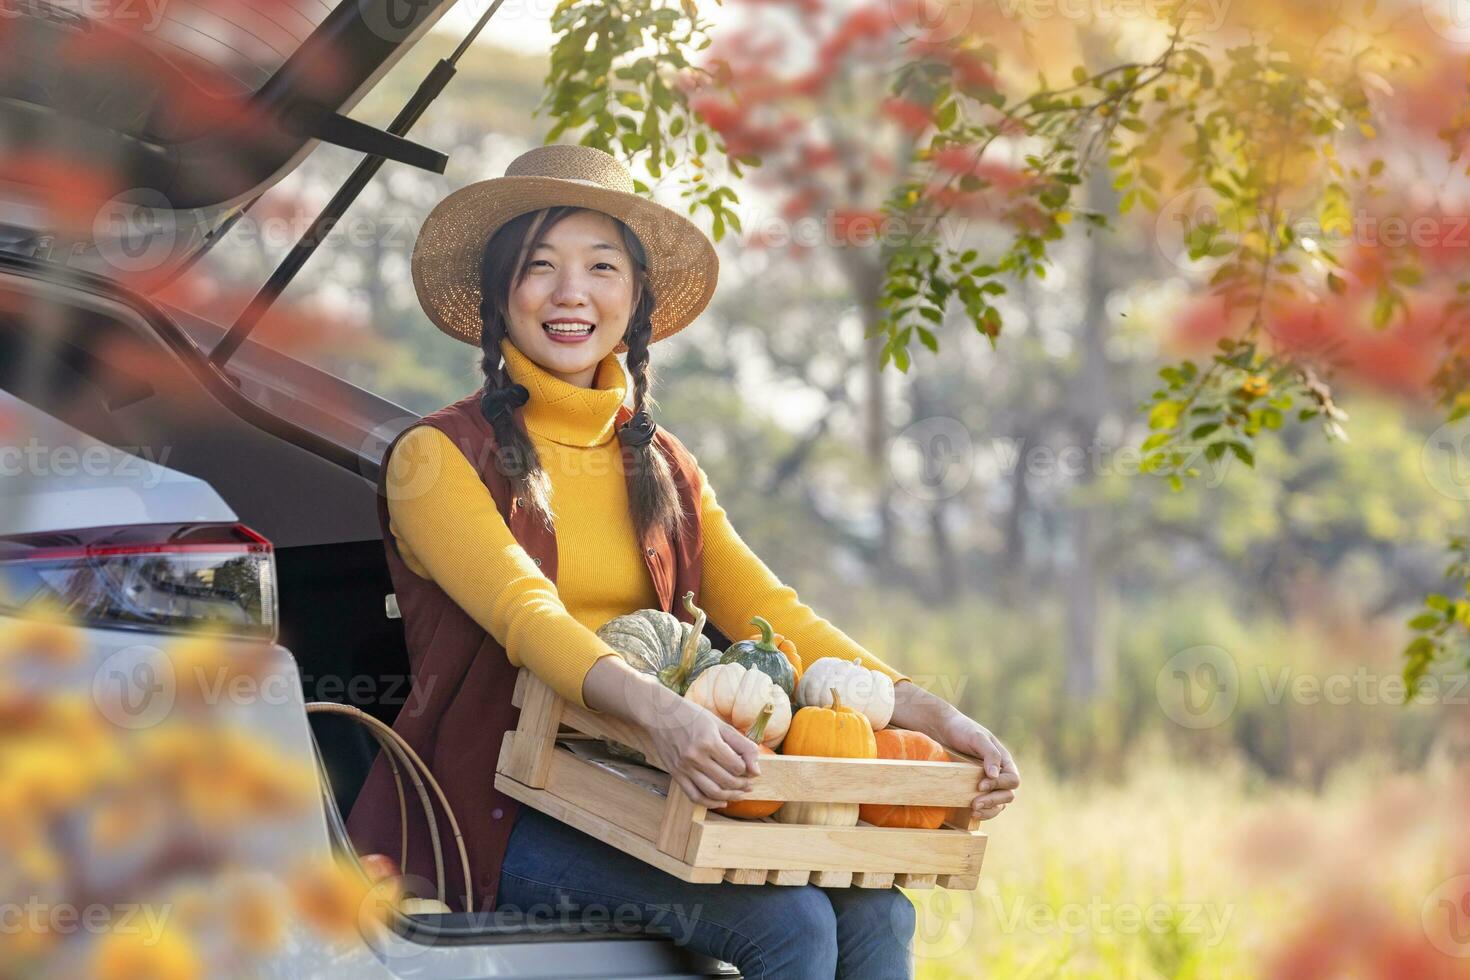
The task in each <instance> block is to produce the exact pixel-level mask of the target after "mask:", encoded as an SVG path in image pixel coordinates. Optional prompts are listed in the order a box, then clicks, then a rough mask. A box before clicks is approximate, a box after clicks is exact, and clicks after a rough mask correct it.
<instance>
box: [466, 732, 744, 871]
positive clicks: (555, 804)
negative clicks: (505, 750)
mask: <svg viewBox="0 0 1470 980" xmlns="http://www.w3.org/2000/svg"><path fill="white" fill-rule="evenodd" d="M509 734H511V733H507V735H509ZM550 772H551V778H550V780H549V783H550V784H553V785H555V786H556V787H557V792H552V791H551V790H550V789H535V788H533V787H530V786H526V785H525V784H524V783H520V782H517V781H516V780H514V779H512V778H510V777H509V776H507V775H505V774H504V773H497V774H496V776H495V788H496V789H498V790H500V791H501V792H502V793H504V794H505V795H506V796H509V797H511V798H513V799H516V800H519V801H520V802H522V803H525V804H526V805H528V806H533V807H535V808H536V809H538V810H541V811H543V812H544V813H548V814H550V815H551V816H553V817H555V818H556V819H558V820H560V821H561V822H562V823H565V824H570V825H571V826H573V827H576V828H577V829H578V830H580V831H582V832H583V833H585V834H589V835H591V836H593V837H596V838H597V839H599V840H602V841H606V842H607V843H609V844H611V845H612V846H614V847H616V848H617V849H618V850H620V851H624V852H626V853H628V854H631V855H633V856H634V857H636V858H638V859H639V860H641V861H645V862H647V863H648V864H651V865H653V866H654V867H656V868H659V869H660V870H663V871H667V872H668V873H669V874H671V875H674V876H675V877H677V878H682V879H683V880H685V881H692V882H697V883H701V884H714V883H715V882H719V881H723V880H724V877H725V872H724V870H723V869H721V868H696V867H693V866H691V865H690V864H689V863H688V862H687V861H679V860H677V859H675V858H672V857H670V856H669V855H667V854H665V853H663V852H662V851H660V850H659V849H658V847H657V845H655V844H654V843H653V841H652V839H651V838H650V837H644V836H643V835H642V832H643V831H647V832H648V833H649V834H656V833H657V826H658V825H657V823H656V822H655V823H654V824H653V825H652V826H649V825H648V823H647V822H646V820H645V822H643V823H641V824H640V823H639V818H638V817H637V816H633V815H632V814H630V813H629V812H628V811H623V812H620V813H619V819H620V820H624V819H625V817H626V818H628V819H627V821H626V822H627V823H630V824H632V825H635V826H637V827H638V830H636V831H635V830H631V829H626V828H625V827H621V826H618V825H617V824H615V823H613V822H612V821H611V820H608V819H607V818H606V817H604V816H602V815H601V813H603V812H607V808H608V807H609V805H610V804H609V802H608V800H609V798H608V797H607V796H605V795H602V794H604V793H605V792H606V791H609V790H613V784H614V783H618V784H621V785H622V787H625V788H626V789H627V790H629V791H631V792H632V793H636V794H637V795H639V796H644V797H647V798H648V799H650V800H652V801H653V802H654V803H655V804H659V805H660V806H659V809H660V811H661V810H662V806H661V804H662V803H663V801H662V800H660V799H659V798H658V797H656V796H654V795H653V794H652V793H649V792H647V791H646V790H643V789H640V788H639V787H637V786H634V785H633V784H632V783H629V782H628V781H626V780H624V779H620V778H618V777H617V776H615V775H613V774H612V773H606V772H602V771H601V770H599V769H598V768H597V767H596V766H593V765H589V764H588V763H586V762H583V761H582V760H581V759H578V758H577V757H576V756H574V755H572V754H571V753H570V752H568V751H566V750H565V749H557V750H556V751H555V752H554V753H553V754H552V761H551V766H550ZM594 774H595V776H594ZM603 776H605V777H606V778H607V780H608V782H604V783H602V784H594V783H593V779H595V778H597V777H603ZM614 792H615V791H614ZM560 793H569V794H570V796H571V798H567V797H564V796H562V795H559V794H560ZM617 798H618V799H622V798H624V797H623V796H622V795H620V796H618V797H617ZM573 800H580V801H581V805H579V804H578V803H577V802H573ZM588 804H590V805H591V806H593V807H595V809H588V808H587V806H588Z"/></svg>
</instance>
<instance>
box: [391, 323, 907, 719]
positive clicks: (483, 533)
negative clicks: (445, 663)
mask: <svg viewBox="0 0 1470 980" xmlns="http://www.w3.org/2000/svg"><path fill="white" fill-rule="evenodd" d="M501 350H502V351H503V352H504V354H505V360H506V370H507V372H508V373H509V375H510V377H511V379H512V380H513V381H515V382H516V383H518V384H522V385H525V386H526V389H527V390H528V391H529V392H530V400H529V401H528V402H526V405H525V408H524V415H525V421H526V430H527V432H529V433H530V436H531V441H532V442H533V443H534V444H535V446H536V450H537V452H538V453H539V455H540V457H541V464H542V466H543V467H544V468H545V470H546V472H547V475H548V476H549V477H550V480H551V486H552V515H553V518H554V520H555V523H556V541H557V581H556V582H555V583H553V582H552V581H551V580H550V579H549V578H547V577H546V576H545V575H543V574H542V573H541V570H540V569H539V568H538V567H537V566H536V565H535V564H534V563H533V562H532V560H531V557H530V555H528V554H527V553H526V551H525V550H524V549H523V548H522V547H521V546H520V545H519V544H518V543H517V542H516V540H515V538H514V536H512V535H511V533H510V528H508V527H507V526H506V523H505V520H504V519H503V518H502V517H501V516H500V512H499V511H498V510H497V509H496V506H495V500H494V498H493V497H491V496H490V491H489V490H488V489H487V488H486V486H485V484H484V483H483V482H482V481H481V480H480V476H479V474H478V473H476V472H475V469H474V467H473V466H472V465H471V464H470V461H469V460H468V459H466V458H465V456H464V454H463V453H461V452H460V451H459V449H458V447H456V446H455V445H454V443H453V442H451V441H450V440H449V438H448V437H447V436H445V435H444V434H443V433H442V432H440V431H439V430H438V429H435V428H433V427H432V426H418V427H416V428H414V429H412V430H411V431H410V432H408V434H407V435H405V436H404V437H403V438H402V439H401V440H400V441H399V443H398V445H397V447H396V448H395V449H394V453H395V454H397V453H407V454H409V456H410V457H412V458H413V459H414V461H415V464H416V465H414V466H393V467H388V468H387V472H388V513H389V529H390V531H391V532H392V534H393V537H394V540H395V542H396V543H397V545H398V552H399V554H400V555H401V556H402V558H403V561H404V564H406V565H407V566H408V567H409V569H410V570H411V571H413V572H414V573H415V574H416V575H419V576H421V577H423V578H430V579H432V580H433V581H434V582H436V583H437V584H438V585H439V587H440V588H442V589H443V590H444V591H445V592H446V593H448V594H449V596H450V597H451V598H452V599H454V601H455V602H457V603H459V605H460V606H461V607H462V608H463V609H464V610H465V611H466V612H468V613H469V614H470V616H471V617H472V618H473V619H474V620H475V622H477V623H479V624H480V626H482V627H483V628H484V629H485V631H486V632H488V633H489V634H490V635H491V636H493V637H494V638H495V640H496V641H497V642H498V643H500V644H501V645H502V646H503V647H505V651H506V655H507V657H509V659H510V661H511V663H513V664H515V665H516V666H524V667H529V668H530V669H531V670H532V671H533V672H534V673H535V674H536V675H537V676H538V677H541V678H542V679H543V680H545V681H546V682H547V683H548V684H549V685H550V686H551V687H552V689H553V690H555V691H556V692H557V694H559V695H560V696H561V697H563V698H565V699H566V700H568V701H571V702H573V703H575V704H577V705H580V706H582V707H586V706H587V703H586V701H585V700H584V699H583V695H582V680H583V678H584V677H586V675H587V672H588V671H589V670H591V669H592V665H593V664H594V663H596V662H597V661H598V660H599V659H601V658H602V657H606V656H610V655H615V652H614V651H613V649H612V648H611V647H609V646H608V645H607V644H606V643H604V642H603V641H602V640H601V639H600V638H598V636H597V635H596V633H595V632H594V631H595V630H596V629H597V627H599V626H601V625H602V624H603V623H606V622H607V621H608V620H610V619H613V618H614V617H616V616H621V615H623V614H624V613H630V612H633V611H634V610H637V609H654V608H657V607H658V594H657V592H656V591H655V590H654V587H653V580H652V579H651V578H650V577H649V574H648V567H647V565H645V564H644V561H643V555H642V552H641V550H640V548H639V547H638V540H637V535H636V533H635V531H634V527H633V519H632V515H631V514H630V513H629V507H628V488H627V483H626V481H625V478H624V476H623V472H622V467H621V461H620V459H619V457H618V451H619V443H618V440H617V433H616V432H615V431H614V429H613V424H614V421H615V416H616V414H617V411H618V407H619V406H620V405H622V403H623V400H624V398H625V397H626V395H627V391H628V379H627V374H626V372H625V370H624V368H623V366H622V364H621V363H620V362H619V361H618V359H617V356H616V355H615V354H611V353H610V354H608V355H607V357H605V358H604V359H603V360H602V361H601V363H599V364H598V366H597V374H596V378H595V380H594V382H593V387H591V388H582V387H580V386H578V385H573V384H570V383H568V382H565V381H563V380H561V379H560V378H558V377H556V376H555V375H553V374H551V373H549V372H547V371H546V370H545V369H543V368H542V367H541V366H540V365H538V364H537V363H536V362H534V361H532V360H531V359H530V358H528V357H527V356H526V355H524V354H523V353H521V351H520V349H519V348H517V347H516V346H515V345H514V344H512V343H511V342H510V341H509V340H508V339H506V340H503V341H502V342H501ZM426 474H428V476H426ZM700 476H701V478H703V480H704V492H703V496H702V498H701V503H700V507H701V516H702V521H703V524H702V528H703V535H704V568H703V569H702V573H701V574H702V579H701V586H700V605H701V608H702V609H704V610H705V613H706V615H707V616H708V617H709V620H710V622H712V623H713V624H714V625H715V627H716V628H717V629H719V630H720V632H722V633H724V634H725V635H726V636H728V637H730V638H731V639H732V640H738V639H744V638H745V637H747V636H749V635H751V634H752V633H754V632H756V631H755V628H754V627H752V626H751V625H750V620H751V617H752V616H755V615H760V616H764V617H765V618H766V619H767V620H769V621H770V623H771V625H772V627H774V629H775V630H776V631H777V632H778V633H781V634H783V635H785V636H786V637H787V638H789V639H790V640H791V642H792V643H794V644H795V645H796V649H797V652H798V653H799V654H800V656H801V658H802V662H803V663H804V664H810V663H811V662H812V661H814V660H816V659H817V658H818V657H842V658H843V659H846V660H852V659H855V658H856V659H859V660H861V661H862V662H863V663H864V664H866V665H867V666H869V667H871V668H873V669H875V670H880V671H882V672H883V673H885V674H887V675H889V676H890V677H892V678H893V679H894V680H895V681H897V680H906V679H908V678H907V675H904V674H901V673H899V672H897V671H895V670H893V668H891V667H889V666H888V665H886V664H884V663H883V662H882V661H880V660H878V659H877V658H876V657H874V656H872V655H871V654H869V653H868V652H867V651H866V650H864V649H863V648H862V647H861V646H859V645H858V644H857V643H856V642H855V641H854V640H852V639H851V638H850V637H848V636H847V635H846V634H844V633H843V632H842V631H841V630H839V629H837V627H835V626H833V625H832V624H831V623H829V622H827V620H825V619H823V618H822V617H820V616H818V615H817V614H816V613H815V612H814V611H813V610H812V609H811V608H810V607H808V606H806V605H805V604H804V603H802V602H801V601H800V600H799V599H798V598H797V595H796V591H795V590H794V589H792V588H790V587H789V586H786V585H782V584H781V582H780V581H779V580H778V579H777V578H776V576H775V574H774V573H772V572H771V570H770V569H769V568H767V567H766V565H765V563H764V562H762V561H761V560H760V558H759V557H758V556H756V554H755V553H754V552H752V551H751V550H750V548H749V547H748V546H747V545H746V544H745V542H744V541H742V540H741V539H740V536H739V535H738V534H736V533H735V529H734V528H733V527H732V526H731V525H730V521H729V519H728V517H727V516H726V514H725V511H724V510H723V509H722V508H721V507H720V505H719V504H718V503H717V502H716V501H715V493H714V489H713V488H712V487H711V486H710V483H709V479H708V478H707V477H706V475H705V473H704V470H703V469H702V468H701V469H700ZM400 480H403V481H407V480H412V481H413V482H412V485H406V484H405V483H401V482H397V481H400Z"/></svg>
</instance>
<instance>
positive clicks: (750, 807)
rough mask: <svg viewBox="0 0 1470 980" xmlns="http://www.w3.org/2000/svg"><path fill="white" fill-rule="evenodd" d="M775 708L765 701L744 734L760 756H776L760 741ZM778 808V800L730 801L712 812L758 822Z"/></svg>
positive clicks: (779, 805)
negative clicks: (764, 704)
mask: <svg viewBox="0 0 1470 980" xmlns="http://www.w3.org/2000/svg"><path fill="white" fill-rule="evenodd" d="M775 708H776V706H775V705H774V704H772V703H771V702H769V701H767V702H766V706H765V707H764V708H761V713H760V714H758V715H756V716H755V721H754V722H753V723H752V724H751V726H750V730H749V731H747V732H746V733H745V737H746V738H748V739H750V740H751V741H752V742H754V743H755V747H756V751H757V752H758V753H760V754H761V755H775V754H776V752H775V750H774V749H771V748H768V747H767V746H764V745H762V744H761V739H762V738H764V737H765V734H766V722H768V721H770V720H771V712H772V711H774V710H775ZM780 808H781V801H780V800H732V801H730V802H729V803H726V804H725V805H724V806H722V807H716V808H715V809H714V810H713V811H712V812H714V813H719V814H723V815H724V816H727V817H739V818H740V819H742V820H759V819H760V818H761V817H769V816H770V815H771V814H773V813H775V812H776V811H777V810H779V809H780Z"/></svg>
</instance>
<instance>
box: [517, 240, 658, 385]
mask: <svg viewBox="0 0 1470 980" xmlns="http://www.w3.org/2000/svg"><path fill="white" fill-rule="evenodd" d="M633 291H634V280H633V259H632V256H630V255H628V253H627V252H626V251H625V250H624V248H623V236H622V235H621V234H620V232H619V228H618V223H617V222H616V221H615V220H613V219H612V218H611V217H609V216H608V215H605V214H603V213H602V212H600V211H577V212H574V213H572V214H569V215H567V216H566V217H565V218H563V219H562V220H561V221H559V222H557V223H556V224H555V225H554V226H553V227H551V228H550V229H544V230H543V231H542V232H541V236H540V241H539V242H538V243H536V244H535V246H534V247H533V249H532V251H531V252H530V254H529V255H528V256H527V257H526V271H525V276H524V277H523V278H522V279H521V281H520V283H518V284H517V285H515V286H514V287H513V288H512V289H511V292H510V303H509V306H510V323H509V324H508V325H507V330H508V332H509V335H510V340H511V343H513V344H515V345H516V347H517V348H518V349H519V350H520V352H521V353H523V354H525V355H526V356H527V357H529V358H530V359H531V360H533V361H535V362H536V363H537V364H539V365H540V366H541V367H543V368H545V369H546V370H547V371H548V372H550V373H551V374H554V375H556V376H557V377H558V378H561V379H562V380H563V381H566V382H568V383H570V384H575V385H580V386H581V387H583V388H588V387H591V386H592V382H593V380H594V379H595V378H596V375H597V365H598V364H599V363H600V362H601V361H602V359H603V358H604V357H606V356H607V355H608V354H609V353H610V352H611V351H612V349H613V348H614V347H616V346H618V343H619V342H620V341H621V340H622V339H623V334H624V332H625V331H626V330H627V328H628V318H629V317H630V316H631V315H632V313H633Z"/></svg>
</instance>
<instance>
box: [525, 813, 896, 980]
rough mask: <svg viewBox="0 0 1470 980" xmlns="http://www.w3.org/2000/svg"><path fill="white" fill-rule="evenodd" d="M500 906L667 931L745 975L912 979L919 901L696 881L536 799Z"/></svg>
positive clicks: (886, 893)
mask: <svg viewBox="0 0 1470 980" xmlns="http://www.w3.org/2000/svg"><path fill="white" fill-rule="evenodd" d="M533 907H540V909H542V910H543V911H541V912H539V913H533V912H532V911H531V910H532V908H533ZM496 910H497V911H500V910H509V911H510V912H512V913H514V912H516V911H519V912H520V913H522V914H525V915H527V916H528V917H530V916H532V915H541V916H543V917H545V916H546V915H547V914H548V912H551V914H552V915H566V916H567V917H569V918H571V919H573V920H577V919H579V918H580V920H581V921H586V922H588V923H589V924H590V923H592V922H597V923H599V927H600V928H603V929H608V928H609V927H610V926H611V927H616V928H619V929H620V930H625V931H634V930H638V929H640V928H641V929H642V930H647V931H652V932H657V933H660V934H663V935H667V936H669V937H670V938H672V939H673V941H674V942H675V943H676V944H677V945H680V946H687V947H688V948H690V949H692V950H694V951H696V952H699V953H703V954H705V955H706V956H713V957H715V958H716V959H720V960H724V961H725V962H727V963H733V964H734V965H735V966H736V967H738V968H739V969H740V972H741V973H742V974H744V976H745V977H746V980H832V978H839V980H908V978H911V977H912V976H913V937H914V926H915V914H914V905H913V903H912V902H911V901H909V899H908V896H906V895H904V893H903V892H901V891H899V890H898V889H897V888H882V889H877V888H831V889H828V888H818V887H816V886H815V885H801V886H793V885H734V884H714V885H696V884H692V883H690V882H687V881H681V880H680V879H678V878H675V877H674V876H673V875H671V874H668V873H667V872H665V871H660V870H659V869H658V868H655V867H654V866H653V865H651V864H645V863H644V862H643V861H640V860H639V859H637V858H635V857H632V856H631V855H628V854H625V853H623V852H622V851H620V850H618V849H617V848H615V847H613V846H612V845H611V844H605V843H603V842H602V841H600V840H597V839H595V838H593V837H590V836H588V835H587V834H584V833H582V832H581V831H580V830H577V829H576V828H574V827H570V826H568V825H566V824H564V823H562V822H561V821H559V820H557V819H555V818H553V817H548V816H546V815H545V814H544V813H542V812H540V811H539V810H535V809H533V808H531V807H529V806H522V807H521V808H520V810H519V812H518V813H517V815H516V822H515V826H514V827H513V828H512V830H511V836H510V845H509V847H508V849H507V851H506V855H505V861H504V863H503V864H502V865H501V871H500V892H499V897H498V900H497V905H496ZM552 910H554V911H552Z"/></svg>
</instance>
